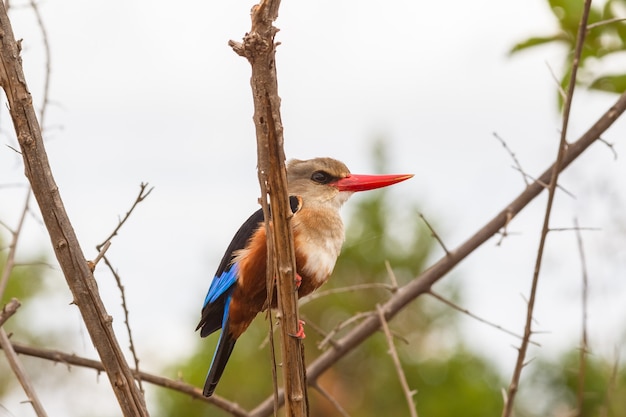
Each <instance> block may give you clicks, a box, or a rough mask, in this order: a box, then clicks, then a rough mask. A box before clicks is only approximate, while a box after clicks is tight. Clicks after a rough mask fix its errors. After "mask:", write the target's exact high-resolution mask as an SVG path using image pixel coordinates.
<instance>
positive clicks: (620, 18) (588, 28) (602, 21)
mask: <svg viewBox="0 0 626 417" xmlns="http://www.w3.org/2000/svg"><path fill="white" fill-rule="evenodd" d="M623 21H626V18H624V17H614V18H613V19H606V20H601V21H599V22H596V23H592V24H590V25H588V26H587V32H589V31H590V30H593V29H595V28H597V27H598V26H604V25H610V24H611V23H616V22H623Z"/></svg>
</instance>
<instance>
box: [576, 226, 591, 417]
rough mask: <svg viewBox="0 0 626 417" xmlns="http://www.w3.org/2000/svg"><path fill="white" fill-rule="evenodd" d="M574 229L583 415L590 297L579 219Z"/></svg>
mask: <svg viewBox="0 0 626 417" xmlns="http://www.w3.org/2000/svg"><path fill="white" fill-rule="evenodd" d="M574 229H575V230H576V242H577V244H578V254H579V256H580V268H581V276H582V281H583V282H582V284H583V285H582V291H581V305H582V318H581V320H582V322H581V327H582V330H581V336H580V352H579V355H580V356H579V366H580V368H579V370H578V392H577V415H578V416H579V417H582V415H583V404H584V401H585V395H584V394H585V374H586V370H587V348H588V346H589V345H588V343H587V304H588V298H589V279H588V275H587V261H586V260H585V249H584V247H583V238H582V235H581V233H580V228H579V226H578V219H576V218H575V219H574Z"/></svg>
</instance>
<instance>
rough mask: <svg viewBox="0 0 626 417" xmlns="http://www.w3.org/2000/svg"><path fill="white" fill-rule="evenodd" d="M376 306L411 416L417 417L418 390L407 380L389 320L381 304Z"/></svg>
mask: <svg viewBox="0 0 626 417" xmlns="http://www.w3.org/2000/svg"><path fill="white" fill-rule="evenodd" d="M376 308H377V310H378V317H379V319H380V324H381V327H382V328H383V333H384V334H385V338H386V339H387V345H388V346H389V355H390V356H391V359H392V360H393V365H394V367H395V368H396V373H397V374H398V379H399V380H400V385H401V386H402V392H403V393H404V398H405V399H406V402H407V404H408V406H409V414H410V415H411V417H417V409H416V408H415V400H414V399H413V397H414V396H415V394H416V393H417V391H415V390H411V388H410V387H409V383H408V382H407V380H406V375H405V374H404V370H403V369H402V363H401V362H400V357H399V356H398V352H397V351H396V346H395V345H394V343H393V336H392V335H391V331H390V330H389V326H388V325H387V320H386V319H385V312H384V310H383V308H382V307H381V306H380V305H377V306H376Z"/></svg>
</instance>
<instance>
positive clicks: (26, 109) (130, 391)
mask: <svg viewBox="0 0 626 417" xmlns="http://www.w3.org/2000/svg"><path fill="white" fill-rule="evenodd" d="M0 83H1V85H2V87H3V89H4V91H5V93H6V96H7V100H8V102H9V111H10V114H11V119H12V120H13V125H14V128H15V132H16V135H17V139H18V142H19V144H20V149H21V151H22V157H23V159H24V167H25V172H26V176H27V178H28V180H29V181H30V184H31V187H32V189H33V194H34V196H35V198H36V200H37V203H38V204H39V208H40V211H41V214H42V217H43V220H44V222H45V224H46V228H47V229H48V233H49V234H50V239H51V242H52V247H53V249H54V252H55V254H56V257H57V259H58V261H59V264H60V266H61V269H62V270H63V274H64V276H65V279H66V281H67V284H68V286H69V288H70V290H71V291H72V294H73V297H74V303H75V304H76V305H77V306H78V308H79V310H80V312H81V315H82V317H83V320H84V322H85V325H86V327H87V330H88V331H89V334H90V336H91V339H92V341H93V343H94V345H95V347H96V349H97V350H98V353H99V355H100V357H101V359H102V362H103V365H104V368H105V369H106V372H107V375H108V376H109V379H110V382H111V386H112V388H113V391H114V393H115V395H116V397H117V399H118V402H119V404H120V407H121V409H122V412H123V414H124V416H128V417H130V416H133V417H135V416H148V411H147V409H146V406H145V402H144V399H143V396H142V395H141V393H140V392H139V390H138V388H137V385H136V384H135V381H134V378H133V374H132V372H131V370H130V369H129V367H128V364H127V363H126V359H125V358H124V354H123V353H122V351H121V349H120V347H119V343H118V342H117V339H116V337H115V334H114V332H113V327H112V325H111V317H110V316H109V315H108V314H107V312H106V309H105V307H104V304H103V303H102V300H101V298H100V295H99V293H98V289H97V285H96V282H95V280H94V278H93V275H92V273H91V271H90V270H89V267H88V265H87V261H86V260H85V256H84V255H83V252H82V249H81V247H80V245H79V243H78V239H77V237H76V234H75V233H74V229H73V227H72V224H71V223H70V220H69V217H68V215H67V212H66V211H65V207H64V206H63V201H62V200H61V197H60V194H59V190H58V187H57V185H56V183H55V181H54V177H53V175H52V170H51V168H50V164H49V162H48V157H47V154H46V150H45V146H44V143H43V139H42V135H41V129H40V127H39V123H38V121H37V116H36V114H35V110H34V108H33V104H32V103H33V101H32V97H31V95H30V93H29V91H28V88H27V86H26V78H25V77H24V72H23V69H22V65H21V58H20V49H19V46H18V44H17V42H16V41H15V37H14V35H13V29H12V28H11V22H10V21H9V18H8V16H7V14H6V8H5V5H4V3H3V2H0Z"/></svg>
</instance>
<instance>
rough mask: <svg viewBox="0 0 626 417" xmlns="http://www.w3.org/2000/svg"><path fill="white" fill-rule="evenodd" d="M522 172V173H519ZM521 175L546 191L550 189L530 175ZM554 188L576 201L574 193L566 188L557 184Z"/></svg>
mask: <svg viewBox="0 0 626 417" xmlns="http://www.w3.org/2000/svg"><path fill="white" fill-rule="evenodd" d="M515 169H518V168H517V167H515ZM520 172H522V171H520ZM522 174H524V176H526V177H528V178H530V179H531V180H533V182H537V183H539V184H541V185H542V186H543V188H545V189H548V188H549V187H550V184H548V183H546V182H544V181H541V180H539V179H537V178H535V177H533V176H532V175H529V174H526V173H524V172H522ZM556 188H557V189H559V190H561V191H563V193H565V194H567V195H568V196H570V197H572V198H573V199H576V196H575V195H574V193H572V192H571V191H569V190H568V189H567V188H565V187H563V186H562V185H559V184H557V185H556Z"/></svg>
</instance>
